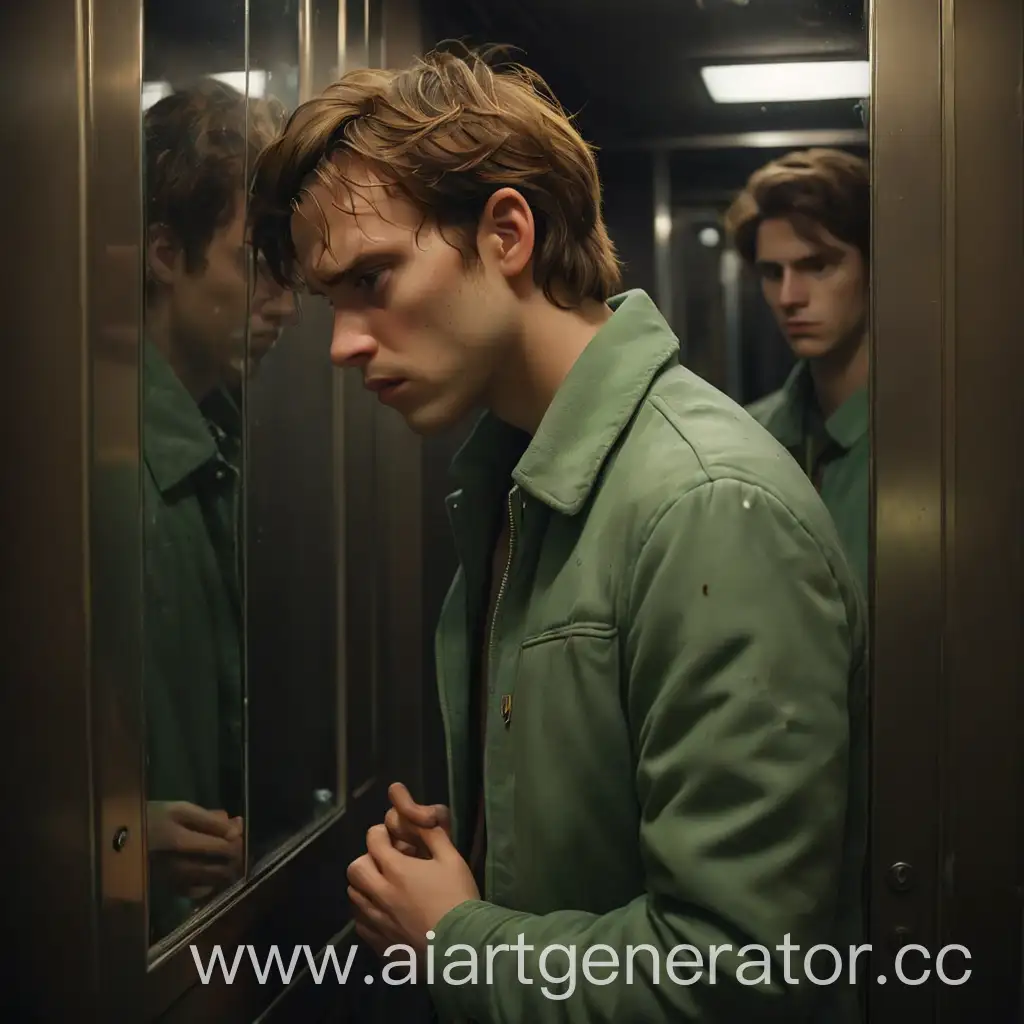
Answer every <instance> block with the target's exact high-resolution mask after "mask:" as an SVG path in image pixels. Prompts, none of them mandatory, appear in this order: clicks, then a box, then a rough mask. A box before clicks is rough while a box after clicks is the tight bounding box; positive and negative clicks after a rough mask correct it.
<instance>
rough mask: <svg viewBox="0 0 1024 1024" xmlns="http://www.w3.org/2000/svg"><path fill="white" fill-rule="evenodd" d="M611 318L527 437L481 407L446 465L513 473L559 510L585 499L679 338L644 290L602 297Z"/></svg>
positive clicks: (469, 474)
mask: <svg viewBox="0 0 1024 1024" xmlns="http://www.w3.org/2000/svg"><path fill="white" fill-rule="evenodd" d="M608 305H609V306H610V307H611V309H612V316H611V318H610V319H609V320H608V321H607V322H606V323H605V324H603V325H602V326H601V328H600V329H599V330H598V332H597V334H595V335H594V337H593V339H592V340H591V341H590V344H589V345H587V347H586V349H584V351H583V352H582V354H581V355H580V357H579V358H578V359H577V360H576V363H575V364H574V365H573V367H572V369H571V370H570V371H569V374H568V375H567V377H566V378H565V380H564V381H563V383H562V386H561V387H560V388H559V389H558V391H557V393H556V394H555V397H554V399H553V401H552V403H551V405H550V406H549V407H548V410H547V412H546V413H545V414H544V418H543V420H541V423H540V426H539V427H538V429H537V432H536V434H535V435H534V436H533V438H532V439H531V438H530V437H529V436H528V435H527V434H525V433H523V432H522V431H521V430H517V429H515V428H513V427H510V426H508V425H507V424H505V423H502V422H501V421H500V420H498V419H497V417H495V416H494V415H493V414H491V413H485V414H484V416H483V417H482V418H481V420H480V422H479V423H478V424H477V426H476V428H475V429H474V430H473V432H472V434H471V435H470V437H469V439H468V440H467V441H466V443H465V444H464V445H463V446H462V448H461V449H460V450H459V452H458V453H457V454H456V456H455V459H454V460H453V463H452V473H453V476H454V477H455V478H456V480H457V481H458V482H459V483H460V484H463V485H469V484H471V482H472V481H474V480H476V481H481V478H486V481H487V483H489V484H491V486H494V483H495V480H496V479H501V478H504V479H505V480H507V479H508V476H509V474H510V473H511V476H512V479H513V480H514V481H515V482H516V483H517V484H519V485H520V487H522V488H523V490H525V491H526V492H528V493H529V494H531V495H532V496H533V497H535V498H536V499H538V500H539V501H542V502H544V503H545V504H546V505H549V506H550V507H551V508H553V509H555V510H556V511H558V512H562V513H564V514H567V515H575V514H576V513H577V512H578V511H579V510H580V509H581V508H582V507H583V505H584V504H585V503H586V501H587V499H588V498H589V497H590V493H591V491H592V490H593V487H594V483H595V481H596V480H597V477H598V474H599V473H600V472H601V468H602V466H603V465H604V462H605V459H607V457H608V455H609V453H610V452H611V451H612V449H613V448H614V446H615V443H616V442H617V441H618V439H619V437H620V435H621V434H622V432H623V431H624V430H625V428H626V427H627V425H628V424H629V422H630V420H631V419H632V418H633V416H634V414H635V413H636V411H637V409H639V407H640V405H641V403H642V402H643V400H644V397H645V396H646V395H647V392H648V391H649V389H650V387H651V384H652V383H653V381H654V379H655V377H657V375H658V374H659V372H660V371H661V370H662V369H663V368H664V367H665V366H666V364H668V363H670V362H672V361H675V360H678V357H679V341H678V340H677V338H676V337H675V335H674V334H673V333H672V330H671V328H670V327H669V325H668V324H667V323H666V321H665V318H664V317H663V316H662V315H661V313H660V312H658V309H657V307H656V306H655V304H654V303H653V302H652V301H651V299H650V298H649V297H648V295H647V294H646V293H645V292H643V291H641V290H639V289H636V290H633V291H629V292H625V293H624V294H622V295H617V296H615V297H614V298H612V299H609V301H608Z"/></svg>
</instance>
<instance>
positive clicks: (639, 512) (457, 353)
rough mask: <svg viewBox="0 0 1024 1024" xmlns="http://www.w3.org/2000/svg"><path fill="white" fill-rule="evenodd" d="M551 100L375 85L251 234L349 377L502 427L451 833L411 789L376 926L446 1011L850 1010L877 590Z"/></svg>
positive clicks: (461, 595)
mask: <svg viewBox="0 0 1024 1024" xmlns="http://www.w3.org/2000/svg"><path fill="white" fill-rule="evenodd" d="M541 85H542V84H541V83H540V82H539V81H538V80H537V79H536V78H535V77H534V76H532V75H531V74H530V73H528V72H527V71H525V70H523V69H519V70H518V71H517V72H513V73H496V72H495V71H494V70H492V69H491V68H489V67H487V66H486V64H485V63H484V62H482V61H481V60H479V59H477V58H475V57H472V56H470V57H468V58H458V57H455V56H453V55H450V54H434V55H431V56H430V57H429V58H427V59H426V60H425V61H423V62H418V63H417V64H416V65H415V66H414V67H412V68H410V69H408V70H405V71H380V70H360V71H354V72H351V73H349V74H348V75H346V76H345V77H344V78H343V79H342V80H341V81H340V82H338V83H336V84H335V85H334V86H332V87H331V88H329V89H328V90H327V92H326V93H325V94H324V95H323V96H322V97H321V98H319V99H316V100H313V101H311V102H309V103H307V104H306V105H304V106H303V107H302V108H300V110H299V111H298V112H297V113H296V114H295V115H294V116H293V118H292V119H291V121H290V123H289V125H288V127H287V128H286V130H285V132H284V134H283V136H282V137H281V138H280V139H279V140H278V141H276V142H275V143H274V144H273V145H272V146H271V147H270V148H269V149H268V150H267V151H266V152H265V153H264V154H263V155H262V157H261V160H260V164H259V167H258V169H257V172H256V175H255V181H254V187H253V204H252V211H253V218H254V220H253V242H254V245H255V246H256V247H257V248H258V250H259V251H261V252H262V253H263V254H264V255H265V256H266V258H267V260H268V264H269V266H270V269H271V272H272V273H274V274H275V276H277V277H278V279H279V281H280V282H281V283H282V284H298V283H300V282H301V283H302V284H304V286H305V287H307V288H309V289H310V290H313V291H316V292H320V293H322V294H324V295H326V296H327V297H328V299H329V300H330V302H331V303H332V305H333V307H334V315H335V321H334V335H333V339H332V342H331V354H332V358H333V360H334V362H335V363H336V364H337V365H338V366H341V367H350V368H352V369H353V370H355V371H356V372H359V373H361V374H362V376H363V378H364V381H365V385H366V387H367V388H369V389H371V390H372V391H374V392H375V393H376V394H377V395H378V396H379V398H380V400H381V401H382V402H384V403H385V404H387V405H389V406H391V407H393V408H394V409H396V410H397V411H398V412H399V413H400V414H401V415H402V416H403V417H404V418H405V419H406V421H407V422H408V424H409V425H410V427H411V428H412V429H413V430H415V431H417V432H419V433H424V434H425V433H428V432H431V431H436V430H441V429H444V428H446V427H450V426H452V425H453V424H455V423H456V422H457V421H459V420H460V419H461V418H462V417H464V416H466V415H467V414H468V413H470V412H472V411H473V410H476V409H481V408H482V409H484V410H485V412H484V414H483V416H482V418H481V420H480V422H479V424H478V425H477V427H476V429H475V432H474V433H473V435H472V437H471V438H470V439H469V440H468V441H467V443H466V444H465V446H464V447H463V449H462V450H461V452H460V453H459V455H458V456H457V458H456V460H455V463H454V466H453V473H454V476H455V479H456V482H457V490H456V491H455V493H454V494H452V495H451V497H450V498H449V499H448V507H449V511H450V514H451V519H452V524H453V528H454V534H455V540H456V545H457V548H458V552H459V557H460V563H461V566H460V569H459V571H458V573H457V575H456V578H455V581H454V583H453V585H452V589H451V591H450V593H449V596H448V600H447V602H446V605H445V608H444V610H443V612H442V615H441V621H440V623H439V625H438V630H437V637H436V646H437V666H438V677H439V688H440V698H441V703H442V707H443V711H444V719H445V726H446V733H447V741H448V750H449V766H448V767H449V783H450V799H451V821H450V824H449V822H447V821H446V820H444V818H445V817H446V815H444V814H442V813H441V812H439V811H438V810H437V809H434V808H428V807H422V806H420V805H415V804H413V803H412V801H411V798H410V797H409V794H408V792H407V791H406V790H405V789H404V788H403V787H400V786H396V787H394V788H393V796H392V799H393V801H394V804H395V806H394V807H393V808H392V811H390V812H389V815H388V819H387V821H386V823H385V824H382V825H381V826H377V827H375V828H373V829H371V830H370V832H369V834H368V837H367V853H366V855H364V856H362V857H360V858H359V859H358V860H356V861H355V862H354V863H353V864H352V865H351V866H350V867H349V874H348V877H349V881H350V889H349V893H350V897H351V900H352V905H353V908H354V913H355V915H356V921H357V931H358V934H359V935H360V936H362V937H363V938H364V939H365V940H366V941H367V942H369V943H370V944H371V945H372V946H373V947H374V948H375V949H377V950H378V951H381V952H383V951H384V950H386V949H387V948H388V947H389V946H391V945H392V944H399V943H403V944H407V945H409V946H411V947H413V948H414V949H416V950H417V951H418V952H419V953H420V954H421V955H423V956H425V957H426V960H427V962H428V963H430V962H433V964H434V967H433V969H432V971H433V978H432V979H431V977H430V976H429V975H428V979H427V980H428V983H430V987H431V992H432V995H433V998H434V1002H435V1005H436V1007H437V1009H438V1011H439V1015H440V1016H441V1017H442V1019H462V1020H465V1019H472V1020H474V1021H477V1022H481V1024H482V1022H487V1024H498V1022H512V1021H516V1022H518V1021H531V1022H534V1021H535V1022H541V1024H543V1022H546V1021H555V1020H559V1021H580V1022H583V1021H586V1022H589V1024H601V1022H604V1021H607V1022H611V1021H620V1020H621V1021H626V1020H628V1021H652V1022H655V1021H703V1022H711V1021H715V1022H720V1021H741V1020H742V1021H755V1020H768V1019H771V1020H797V1019H801V1020H803V1019H808V1018H807V1017H806V1016H805V1014H813V1015H814V1016H815V1019H818V1020H822V1021H825V1020H827V1021H830V1022H837V1021H844V1022H845V1021H848V1020H850V1019H852V1015H853V1014H854V1013H855V1012H856V993H855V989H854V988H853V987H852V986H851V985H850V984H849V983H848V981H847V977H848V973H849V972H848V971H847V972H846V973H845V974H844V976H843V978H842V979H840V981H839V982H838V983H837V984H836V985H835V986H833V987H832V988H831V989H829V988H820V987H818V986H816V985H814V984H812V983H809V982H808V980H806V979H802V973H803V968H802V963H803V961H802V956H803V953H805V952H806V951H807V948H808V947H809V946H811V945H813V944H816V943H830V944H832V945H834V946H836V947H837V948H838V950H839V953H840V955H842V954H843V953H844V952H845V951H846V949H847V947H848V946H849V944H850V943H853V942H856V941H857V938H858V929H859V922H858V912H859V907H860V877H861V867H862V856H863V845H864V830H865V817H864V815H865V808H864V791H865V766H864V737H865V733H864V719H863V690H862V687H863V673H864V664H863V658H864V610H863V606H862V602H861V599H860V597H859V593H858V590H857V587H856V585H855V583H854V580H853V578H852V574H851V572H850V570H849V569H848V567H847V564H846V561H845V558H844V556H843V554H842V551H841V548H840V545H839V542H838V539H837V537H836V535H835V532H834V528H833V526H832V524H831V522H830V520H829V517H828V513H827V512H826V510H825V508H824V506H823V505H822V504H821V502H820V500H819V499H818V496H817V495H816V494H815V492H814V489H813V488H812V487H811V486H810V484H809V482H808V481H807V479H806V478H805V477H804V476H803V474H802V473H801V472H800V469H799V467H798V466H797V465H796V464H795V463H794V462H793V461H792V460H791V459H789V458H788V457H787V456H786V454H785V452H783V450H782V449H781V448H779V446H778V445H777V444H776V443H775V441H773V440H772V438H771V437H770V436H769V435H768V434H767V433H766V432H765V431H764V430H763V429H762V428H760V427H759V426H758V425H757V424H756V423H755V422H754V421H753V420H752V419H751V418H750V417H749V416H747V415H746V414H745V413H744V412H743V411H742V410H741V409H740V408H738V407H737V406H735V405H734V404H733V403H731V402H730V401H729V400H728V399H727V398H725V397H724V396H723V395H721V394H720V393H719V392H717V391H716V390H714V389H713V388H711V387H709V386H708V385H707V384H706V383H704V382H703V381H701V380H699V379H698V378H696V377H695V376H694V375H692V374H691V373H689V372H688V371H687V370H685V369H684V368H683V367H681V366H680V365H679V362H678V343H677V341H676V339H675V337H674V336H673V335H672V332H671V331H670V330H669V327H668V325H667V324H666V323H665V321H664V319H663V318H662V317H661V316H660V315H659V313H658V311H657V309H656V308H655V306H654V305H653V303H652V302H651V301H650V299H649V298H648V297H647V296H646V295H645V294H644V293H643V292H639V291H634V292H631V293H628V294H625V295H619V296H616V297H611V294H612V292H613V291H614V289H615V287H616V286H617V284H618V281H619V270H618V265H617V260H616V257H615V254H614V251H613V249H612V246H611V244H610V242H609V239H608V235H607V233H606V231H605V227H604V224H603V222H602V219H601V212H600V185H599V181H598V176H597V170H596V165H595V161H594V158H593V155H592V153H591V152H590V150H589V149H588V148H587V146H586V145H585V144H584V142H583V141H582V140H581V139H580V137H579V136H578V135H577V133H576V132H575V130H574V129H573V128H572V126H571V125H570V123H569V121H568V119H567V118H566V117H565V115H564V114H563V112H562V111H561V110H560V109H559V108H558V106H557V104H556V103H555V102H554V101H553V100H548V99H546V98H545V94H544V93H543V91H542V88H541ZM388 826H390V828H389V827H388ZM430 826H433V827H430ZM449 830H450V831H449ZM410 853H419V854H420V855H419V856H410V855H409V854H410ZM474 872H475V877H474ZM787 941H789V942H790V943H794V944H798V945H799V946H800V947H801V950H802V952H801V953H799V954H796V955H793V954H783V953H782V952H780V951H779V950H778V949H777V947H778V946H780V945H781V944H783V943H785V942H787ZM751 943H757V944H761V945H763V946H764V947H765V953H764V954H763V956H764V957H765V958H768V957H770V958H771V959H770V961H768V960H762V961H759V966H757V967H756V968H754V969H752V968H750V967H748V968H747V969H746V971H745V972H743V974H741V975H739V980H737V968H738V966H739V965H740V964H741V962H742V958H739V957H738V951H739V949H740V947H743V946H746V945H748V944H751ZM596 944H603V947H605V948H598V949H597V950H596V952H595V953H593V954H590V953H588V952H587V947H590V946H594V945H596ZM683 944H688V945H690V946H692V947H695V948H694V950H691V951H689V952H687V951H680V950H678V949H676V950H675V953H673V949H674V948H675V947H678V946H680V945H683ZM715 945H717V946H731V949H719V950H716V951H714V952H712V951H711V949H710V947H711V946H715ZM552 946H556V947H557V946H561V947H563V951H562V952H559V950H558V949H557V948H556V949H555V950H554V951H553V952H552V950H551V948H550V947H552ZM630 946H632V947H637V946H642V947H643V948H642V949H641V950H639V951H636V950H634V951H633V953H632V954H631V953H630V951H629V950H628V948H627V947H630ZM428 947H429V950H430V951H429V952H427V950H428ZM564 947H573V949H572V952H571V953H570V952H569V951H568V950H566V949H564ZM608 947H610V948H608ZM698 951H699V955H700V956H701V958H702V962H703V973H702V974H701V975H700V977H699V979H698V980H696V983H695V984H692V985H687V984H680V983H678V982H674V981H673V980H672V979H671V977H669V976H668V975H667V973H666V972H667V971H669V970H672V971H674V972H675V973H676V975H677V976H679V977H681V978H682V980H683V981H684V982H685V981H687V980H691V979H693V978H694V976H695V974H696V973H697V972H696V970H694V969H691V967H690V966H687V965H688V964H689V965H692V964H693V963H694V961H695V953H697V952H698ZM748 952H749V951H748ZM567 954H568V955H569V956H574V957H575V967H576V975H575V980H576V981H577V982H578V983H577V984H575V985H574V986H573V991H572V992H571V994H570V995H569V997H568V998H567V999H566V1000H564V1001H557V1000H556V999H553V998H552V997H551V996H552V989H553V988H554V989H555V990H556V991H555V995H557V994H558V993H557V990H558V989H559V988H564V986H558V985H554V986H552V985H551V984H550V981H551V978H552V977H555V978H558V977H562V978H566V977H568V974H569V972H568V968H567V967H566V956H567ZM712 957H716V958H717V962H716V964H715V969H714V972H713V974H714V976H713V977H712V976H711V974H710V973H709V972H710V962H711V958H712ZM786 957H789V958H790V959H791V962H790V965H789V969H788V972H787V969H786V965H785V963H784V959H785V958H786ZM431 958H432V960H431ZM670 959H671V963H668V961H669V960H670ZM581 961H585V963H586V969H587V970H588V971H589V972H590V974H591V977H592V978H593V979H595V980H594V981H588V980H586V979H585V978H584V977H581V976H580V973H579V972H580V971H581V969H582V964H581ZM614 961H617V976H614V977H613V974H615V973H616V972H615V970H614V969H613V968H612V966H611V965H612V963H613V962H614ZM473 963H475V964H476V966H477V969H478V970H477V973H476V975H475V977H474V978H473V979H472V980H471V983H469V984H460V983H459V982H460V981H465V980H466V979H467V977H468V971H467V965H472V964H473ZM459 965H461V966H459ZM833 966H834V965H833V961H832V959H831V958H830V957H829V956H828V955H826V956H825V957H823V958H821V959H820V960H816V961H815V962H814V963H813V964H812V971H814V972H815V973H816V974H817V976H819V977H821V976H822V975H823V973H826V972H827V973H830V972H831V970H832V969H833ZM446 968H451V973H448V974H446V971H445V969H446ZM744 978H746V981H747V984H744V983H743V979H744ZM759 978H760V979H762V980H763V982H764V983H763V984H760V985H757V984H753V985H751V984H749V983H750V981H752V980H753V981H755V982H756V981H757V980H758V979H759ZM787 980H788V981H789V982H798V983H794V984H787ZM603 981H610V984H601V982H603Z"/></svg>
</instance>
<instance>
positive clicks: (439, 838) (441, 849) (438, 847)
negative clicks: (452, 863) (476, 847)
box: [416, 826, 455, 860]
mask: <svg viewBox="0 0 1024 1024" xmlns="http://www.w3.org/2000/svg"><path fill="white" fill-rule="evenodd" d="M416 831H417V833H418V834H419V837H420V839H422V840H423V845H424V846H425V847H426V848H427V852H428V853H429V854H430V856H431V857H433V858H435V859H436V860H444V859H445V858H446V857H449V856H451V854H453V853H454V852H455V844H454V843H453V842H452V840H451V836H449V835H448V833H447V832H446V831H445V830H444V829H443V828H441V827H439V826H438V827H435V828H419V829H417V830H416Z"/></svg>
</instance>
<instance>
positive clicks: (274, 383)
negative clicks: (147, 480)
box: [246, 0, 344, 872]
mask: <svg viewBox="0 0 1024 1024" xmlns="http://www.w3.org/2000/svg"><path fill="white" fill-rule="evenodd" d="M302 6H303V4H301V3H300V2H298V0H250V2H249V67H250V70H249V81H250V102H252V96H253V95H254V91H255V90H256V89H259V88H261V87H263V86H264V83H265V89H266V94H265V99H266V100H267V101H268V102H273V103H278V104H280V105H281V106H282V107H283V108H284V109H285V111H286V112H287V113H290V112H291V111H292V110H294V108H295V106H296V105H297V104H298V102H299V100H300V93H299V89H300V79H301V78H302V77H303V75H302V74H300V41H299V32H300V16H301V13H302V12H301V8H302ZM302 84H303V85H305V83H302ZM257 275H258V276H257V284H256V286H255V288H254V291H253V295H254V299H255V300H256V303H258V302H261V301H262V302H263V303H264V304H263V305H262V306H261V307H259V308H257V306H256V304H255V303H254V309H253V316H252V320H251V323H252V331H253V334H252V342H251V343H252V344H253V345H256V344H257V343H258V338H259V336H260V334H262V336H263V337H265V338H266V339H267V341H268V342H269V343H270V344H272V345H273V347H272V349H268V350H267V351H266V352H265V358H262V359H261V360H260V364H259V372H258V373H256V374H254V375H253V377H252V379H251V381H250V386H249V389H248V392H247V405H246V423H247V427H248V440H249V447H248V463H247V477H246V483H247V491H246V512H247V537H248V542H247V555H248V558H247V565H246V573H247V576H246V584H247V595H248V606H247V614H248V620H247V621H248V633H247V651H248V657H247V667H248V693H249V741H248V758H249V760H248V765H249V768H248V777H249V808H250V812H249V813H250V821H249V843H250V864H251V866H252V871H253V872H256V871H259V870H261V869H263V868H264V867H266V866H268V865H269V864H271V863H273V861H274V859H275V857H276V856H277V855H278V854H279V853H280V852H281V850H282V849H283V848H284V847H285V846H286V845H287V844H288V843H289V842H290V841H292V840H293V839H294V838H295V837H297V836H300V835H302V834H304V833H306V832H307V831H308V830H309V828H310V827H311V826H313V825H315V824H316V823H317V822H319V821H321V820H323V819H324V817H325V816H326V815H329V814H330V813H331V812H332V811H333V810H335V809H337V808H338V807H339V806H342V805H343V803H344V794H343V792H342V791H341V786H340V783H339V780H340V778H341V777H342V773H341V772H340V769H339V764H340V762H341V760H342V758H343V756H344V749H343V746H344V744H343V739H342V737H343V736H344V730H343V729H342V728H341V724H342V723H341V721H340V718H339V714H340V711H341V707H340V703H339V686H338V680H339V671H340V665H341V662H342V659H343V657H344V651H343V648H344V641H343V637H344V633H343V632H341V631H339V603H338V589H339V586H338V581H339V579H340V559H339V553H340V549H341V539H340V516H339V513H338V506H337V501H336V496H335V484H336V478H337V476H338V469H339V465H340V447H339V445H340V439H339V438H338V437H337V433H336V431H335V430H334V427H333V417H334V375H335V373H334V371H333V369H332V367H331V363H330V336H331V317H330V311H329V309H328V308H327V307H326V304H325V303H324V300H323V299H322V298H320V297H318V296H309V295H302V296H296V295H293V294H290V293H285V292H282V291H281V290H280V289H278V288H276V286H274V285H273V282H272V281H270V280H269V276H268V275H266V274H265V273H264V272H263V271H262V269H261V268H257ZM339 744H340V746H339Z"/></svg>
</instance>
